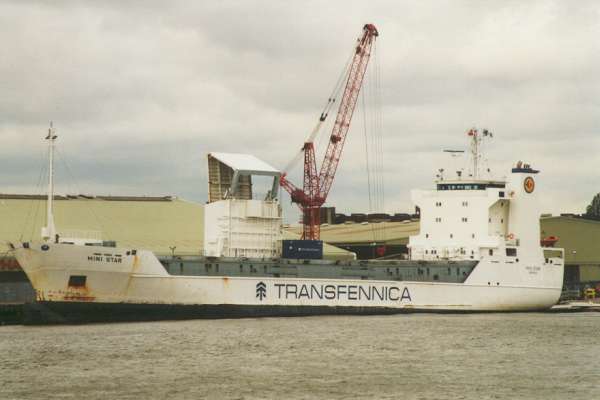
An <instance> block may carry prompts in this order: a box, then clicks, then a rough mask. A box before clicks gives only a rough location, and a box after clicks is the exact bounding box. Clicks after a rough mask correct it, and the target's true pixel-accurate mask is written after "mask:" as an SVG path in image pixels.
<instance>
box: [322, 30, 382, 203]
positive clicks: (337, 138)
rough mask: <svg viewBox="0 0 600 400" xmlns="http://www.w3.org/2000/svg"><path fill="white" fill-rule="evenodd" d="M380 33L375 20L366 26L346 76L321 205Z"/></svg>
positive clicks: (325, 167)
mask: <svg viewBox="0 0 600 400" xmlns="http://www.w3.org/2000/svg"><path fill="white" fill-rule="evenodd" d="M377 36H378V32H377V28H375V26H374V25H372V24H366V25H365V26H364V28H363V35H362V37H361V38H360V39H359V40H358V44H357V45H356V53H355V54H354V57H353V59H352V64H351V66H350V70H349V72H348V79H347V80H346V87H345V89H344V93H343V96H342V101H341V103H340V108H339V110H338V114H337V116H336V119H335V124H334V126H333V131H332V133H331V136H330V138H329V144H328V145H327V151H326V152H325V158H324V159H323V164H322V165H321V170H320V172H319V184H320V188H319V193H318V197H317V198H315V200H316V203H317V204H318V205H319V206H320V205H322V204H323V203H324V202H325V200H326V199H327V195H328V194H329V190H330V189H331V185H332V184H333V179H334V177H335V172H336V170H337V167H338V165H339V162H340V157H341V154H342V150H343V148H344V142H345V141H346V135H347V133H348V129H349V128H350V121H351V120H352V114H353V113H354V109H355V108H356V102H357V100H358V94H359V93H360V88H361V86H362V82H363V78H364V76H365V72H366V70H367V65H368V63H369V58H370V56H371V47H372V45H373V42H374V40H375V37H377Z"/></svg>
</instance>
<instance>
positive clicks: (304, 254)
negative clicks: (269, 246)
mask: <svg viewBox="0 0 600 400" xmlns="http://www.w3.org/2000/svg"><path fill="white" fill-rule="evenodd" d="M281 255H282V257H283V258H294V259H305V260H320V259H322V258H323V241H322V240H282V241H281Z"/></svg>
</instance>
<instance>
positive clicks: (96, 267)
mask: <svg viewBox="0 0 600 400" xmlns="http://www.w3.org/2000/svg"><path fill="white" fill-rule="evenodd" d="M485 134H487V131H485V132H479V131H477V130H471V131H469V136H470V137H471V148H472V149H473V168H472V169H471V173H470V174H463V173H462V172H463V170H459V171H456V174H455V176H451V177H447V176H445V175H444V173H443V171H442V170H440V174H439V175H438V176H437V178H436V181H435V187H434V188H433V189H432V190H414V191H412V199H413V201H414V203H415V205H416V206H418V207H419V209H420V218H421V222H420V233H419V234H418V235H415V236H412V237H410V239H409V244H408V248H409V254H408V256H407V258H406V259H398V260H369V261H360V260H351V261H347V260H323V259H319V258H320V245H321V242H318V241H317V242H314V241H312V242H306V241H285V240H282V211H281V207H280V204H279V200H278V198H277V193H278V190H277V188H278V180H279V179H280V177H281V174H280V172H279V171H278V170H276V169H275V168H273V167H271V166H270V165H268V164H267V163H265V162H263V161H261V160H259V159H257V158H256V157H253V156H251V155H246V154H229V153H210V154H208V172H209V188H208V194H209V201H208V203H207V204H206V205H205V226H204V249H203V253H202V254H200V251H199V254H198V256H195V257H186V258H182V259H177V260H175V259H174V260H172V261H169V260H163V261H162V262H161V261H159V259H158V258H157V257H156V256H155V255H154V254H153V253H152V252H151V251H148V250H144V249H137V248H123V247H119V246H118V243H110V242H106V241H100V240H93V239H85V238H73V237H64V236H62V235H61V234H60V232H59V231H57V230H56V228H55V226H54V220H53V214H52V200H53V175H52V174H53V172H52V154H53V148H54V141H55V139H56V135H55V134H54V132H53V130H52V129H51V130H50V132H49V134H48V136H47V137H46V139H47V140H48V141H49V146H50V168H49V188H48V205H47V207H48V209H47V218H48V220H47V223H46V227H44V228H42V240H41V241H40V242H24V243H18V244H16V243H15V244H12V245H11V246H12V250H11V251H12V252H13V253H14V255H15V257H16V259H17V260H18V262H19V264H20V265H21V267H22V268H23V270H24V271H25V273H26V274H27V277H28V278H29V280H30V281H31V284H32V285H33V287H34V289H35V292H36V301H35V302H32V303H29V304H27V305H26V306H25V310H24V315H25V323H87V322H106V321H136V320H162V319H171V320H172V319H192V318H242V317H268V316H305V315H332V314H393V313H404V312H509V311H537V310H545V309H548V308H550V307H552V306H553V305H554V304H555V303H556V302H557V301H558V299H559V296H560V293H561V288H562V282H563V258H564V254H563V250H562V249H558V248H554V247H544V246H543V245H542V243H541V242H540V226H539V216H540V208H539V198H538V196H539V184H540V179H539V177H540V171H538V170H535V169H533V168H532V167H531V166H530V165H528V164H527V163H523V162H518V163H516V165H514V167H513V168H512V169H511V170H510V173H509V175H508V176H507V177H506V178H503V179H491V178H489V177H486V178H484V177H483V176H482V175H481V174H479V173H478V165H477V162H478V160H479V159H480V155H479V154H478V153H477V149H478V141H480V140H481V139H482V136H484V135H485ZM465 175H466V176H465ZM254 176H263V177H265V176H266V177H268V178H269V179H272V188H271V190H268V192H267V194H266V195H265V196H264V197H257V196H256V194H255V193H253V183H252V182H253V181H252V178H253V177H254Z"/></svg>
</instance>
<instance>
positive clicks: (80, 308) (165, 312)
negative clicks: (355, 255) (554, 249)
mask: <svg viewBox="0 0 600 400" xmlns="http://www.w3.org/2000/svg"><path fill="white" fill-rule="evenodd" d="M472 312H481V311H468V310H432V309H418V308H391V307H345V306H344V307H331V306H277V305H260V306H253V305H232V304H219V305H183V304H177V305H175V304H133V303H84V302H54V301H53V302H35V303H27V304H25V305H24V308H23V323H24V324H25V325H46V324H86V323H101V322H136V321H163V320H188V319H224V318H264V317H304V316H316V315H390V314H403V313H440V314H441V313H446V314H447V313H450V314H462V313H472ZM489 312H506V311H489Z"/></svg>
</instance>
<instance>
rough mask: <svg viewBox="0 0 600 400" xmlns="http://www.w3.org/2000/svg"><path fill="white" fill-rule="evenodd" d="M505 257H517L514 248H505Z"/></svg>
mask: <svg viewBox="0 0 600 400" xmlns="http://www.w3.org/2000/svg"><path fill="white" fill-rule="evenodd" d="M506 255H507V256H508V257H516V256H517V249H515V248H514V247H507V248H506Z"/></svg>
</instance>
